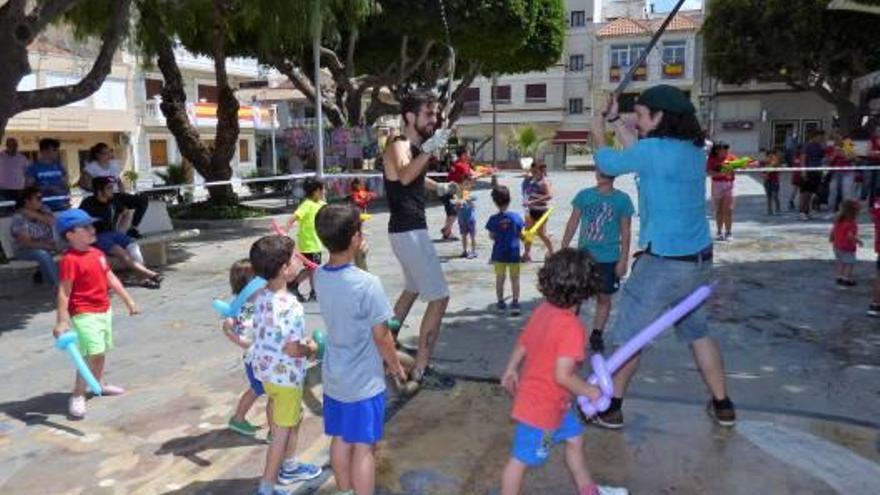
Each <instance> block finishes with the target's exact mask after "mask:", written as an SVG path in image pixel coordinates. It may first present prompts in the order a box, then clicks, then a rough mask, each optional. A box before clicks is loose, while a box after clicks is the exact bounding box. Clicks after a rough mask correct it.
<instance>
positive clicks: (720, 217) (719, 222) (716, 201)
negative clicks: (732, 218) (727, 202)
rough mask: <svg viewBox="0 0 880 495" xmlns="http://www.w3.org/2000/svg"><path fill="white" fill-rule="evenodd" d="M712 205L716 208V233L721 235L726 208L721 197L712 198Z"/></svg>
mask: <svg viewBox="0 0 880 495" xmlns="http://www.w3.org/2000/svg"><path fill="white" fill-rule="evenodd" d="M712 206H713V207H714V209H715V234H716V235H717V236H718V237H720V236H721V232H722V230H721V229H722V228H723V227H724V225H723V224H724V209H723V208H722V202H721V199H720V198H712Z"/></svg>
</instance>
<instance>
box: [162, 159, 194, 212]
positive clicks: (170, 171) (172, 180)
mask: <svg viewBox="0 0 880 495" xmlns="http://www.w3.org/2000/svg"><path fill="white" fill-rule="evenodd" d="M153 173H154V174H156V176H158V177H159V178H160V179H162V182H164V183H165V184H164V185H166V186H179V185H182V184H189V183H190V174H191V172H190V171H189V170H188V168H187V167H185V166H183V165H178V164H170V165H168V166H167V167H165V171H164V172H161V171H158V170H157V171H155V172H153ZM163 195H164V196H166V197H173V198H176V199H177V202H178V203H186V202H189V200H191V199H192V191H186V192H184V189H183V188H181V189H177V190H175V191H171V192H166V193H164V194H163Z"/></svg>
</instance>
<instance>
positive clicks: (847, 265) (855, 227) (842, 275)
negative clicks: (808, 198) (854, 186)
mask: <svg viewBox="0 0 880 495" xmlns="http://www.w3.org/2000/svg"><path fill="white" fill-rule="evenodd" d="M859 208H860V206H859V202H858V201H856V200H853V199H847V200H844V201H843V203H841V205H840V212H839V213H838V214H837V218H836V219H835V220H834V227H833V228H832V229H831V235H830V236H829V240H830V241H831V244H832V246H833V247H834V258H835V259H836V260H837V261H836V262H835V264H834V275H835V276H836V277H837V285H842V286H846V287H852V286H854V285H856V281H855V280H853V278H852V272H853V268H854V267H855V265H856V249H857V247H858V246H861V245H862V241H861V239H859V224H858V222H857V221H856V219H857V218H858V216H859Z"/></svg>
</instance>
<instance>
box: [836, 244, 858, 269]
mask: <svg viewBox="0 0 880 495" xmlns="http://www.w3.org/2000/svg"><path fill="white" fill-rule="evenodd" d="M834 259H836V260H837V261H838V262H840V263H843V264H845V265H855V264H856V253H855V252H853V251H841V250H840V249H837V248H835V249H834Z"/></svg>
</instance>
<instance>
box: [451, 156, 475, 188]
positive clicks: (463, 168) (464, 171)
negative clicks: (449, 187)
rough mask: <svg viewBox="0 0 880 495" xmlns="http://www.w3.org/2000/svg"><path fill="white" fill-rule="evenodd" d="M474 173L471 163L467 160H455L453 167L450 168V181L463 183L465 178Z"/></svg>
mask: <svg viewBox="0 0 880 495" xmlns="http://www.w3.org/2000/svg"><path fill="white" fill-rule="evenodd" d="M471 175H472V171H471V164H470V163H468V162H467V161H465V160H461V159H459V160H455V162H453V163H452V168H451V169H450V170H449V182H455V183H456V184H461V183H462V182H464V180H465V179H467V178H468V177H470V176H471Z"/></svg>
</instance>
